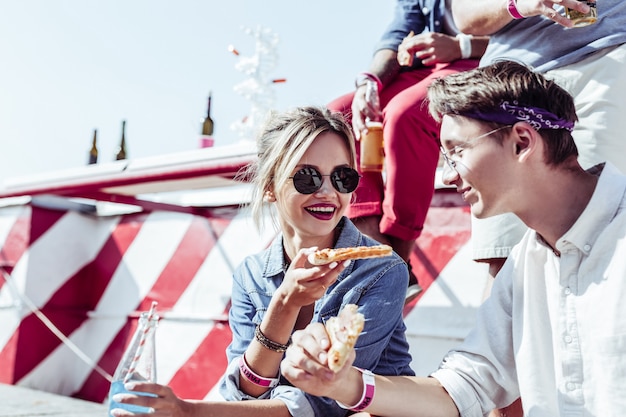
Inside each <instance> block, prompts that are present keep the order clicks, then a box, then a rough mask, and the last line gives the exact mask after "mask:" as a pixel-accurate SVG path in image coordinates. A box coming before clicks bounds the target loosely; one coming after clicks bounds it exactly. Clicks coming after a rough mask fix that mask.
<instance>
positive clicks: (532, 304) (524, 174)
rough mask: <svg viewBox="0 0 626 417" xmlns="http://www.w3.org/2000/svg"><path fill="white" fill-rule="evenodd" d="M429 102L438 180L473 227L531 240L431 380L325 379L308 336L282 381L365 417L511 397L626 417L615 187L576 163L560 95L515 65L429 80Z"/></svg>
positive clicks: (538, 405) (599, 172) (476, 407)
mask: <svg viewBox="0 0 626 417" xmlns="http://www.w3.org/2000/svg"><path fill="white" fill-rule="evenodd" d="M429 99H430V111H431V113H432V114H433V115H434V116H435V117H437V118H440V119H441V143H442V152H443V154H444V156H445V159H446V162H447V168H446V171H445V172H444V181H445V182H446V183H448V184H450V185H454V186H456V188H457V190H458V192H459V193H462V195H463V198H464V199H465V200H466V201H467V202H468V203H469V204H470V206H471V211H472V214H473V215H475V216H476V217H477V218H487V217H490V216H494V215H498V214H500V213H505V212H513V213H515V214H516V215H517V216H518V217H519V218H520V219H521V220H522V221H523V222H524V223H525V224H526V225H527V226H528V228H529V230H528V231H527V232H526V234H525V235H524V237H523V238H522V240H521V242H520V243H519V244H518V245H517V246H516V247H515V248H514V249H513V251H512V253H511V255H510V256H509V257H508V259H507V261H506V262H505V264H504V266H503V267H502V269H501V271H500V273H499V274H498V279H496V280H495V282H494V285H493V290H492V292H491V295H490V296H489V298H488V299H487V300H486V301H485V302H484V303H483V305H482V306H481V307H480V309H479V312H478V316H477V320H476V326H475V328H474V329H473V330H472V331H471V332H470V334H468V336H467V337H466V339H465V341H464V342H463V343H462V344H461V345H460V346H459V347H458V348H457V349H454V350H452V351H450V352H448V353H447V354H446V356H445V358H444V359H443V361H442V363H441V365H440V366H439V369H437V370H436V371H435V372H433V373H432V374H431V375H430V377H380V376H374V375H371V373H369V372H368V371H364V370H359V369H357V368H354V367H346V368H344V369H342V370H341V371H339V372H338V373H333V372H331V371H330V370H329V369H328V368H327V366H326V356H325V355H326V349H327V348H328V337H327V335H326V333H325V331H324V328H323V326H319V325H311V326H309V327H308V328H307V329H306V330H305V331H302V332H298V333H297V334H294V336H293V341H294V343H293V345H292V347H291V348H290V349H289V351H288V354H287V357H286V359H285V360H284V361H283V363H282V366H281V370H282V374H283V375H285V376H286V377H287V378H288V379H289V380H290V381H291V382H292V383H294V384H295V385H296V386H298V387H300V388H302V389H304V390H305V391H308V392H310V393H312V394H315V395H324V396H330V397H332V398H334V399H335V400H337V401H340V402H341V404H344V405H347V407H349V408H353V409H358V410H363V411H366V412H368V413H370V414H372V415H394V416H409V415H410V416H422V415H424V416H425V415H428V416H459V415H460V416H464V417H465V416H472V417H473V416H476V417H478V416H484V415H486V414H488V413H489V412H490V411H491V410H493V409H496V408H502V407H505V406H507V405H508V404H510V403H511V402H512V401H514V400H515V399H516V398H518V397H520V398H521V403H522V405H523V408H524V413H525V415H532V416H545V417H548V416H549V417H558V416H566V415H579V416H604V415H624V414H625V413H626V397H625V396H624V392H623V389H622V388H620V387H623V385H624V381H625V380H626V303H624V302H623V300H624V298H625V297H626V279H625V278H624V277H626V260H625V258H624V253H626V176H624V175H623V174H622V173H620V172H619V171H618V170H617V168H616V167H615V166H614V165H612V164H611V163H610V162H607V163H602V164H599V165H596V166H594V167H592V168H590V169H589V170H585V169H583V168H582V167H581V166H580V164H579V162H578V150H577V147H576V145H575V143H574V141H573V138H572V135H571V131H572V129H573V127H574V124H575V122H576V120H577V116H576V112H575V108H574V103H573V99H572V97H571V95H569V94H568V93H567V92H566V91H565V90H563V89H562V88H561V87H559V86H558V85H557V84H556V83H555V82H553V81H550V80H547V79H546V78H545V77H543V76H542V75H540V74H539V73H536V72H533V71H532V70H530V69H528V68H527V67H525V66H523V65H521V64H517V63H514V62H511V61H503V62H499V63H496V64H493V65H490V66H486V67H482V68H478V69H476V70H472V71H470V72H466V73H460V74H455V75H451V76H448V77H445V78H443V79H439V80H437V81H435V82H434V83H433V84H432V85H431V87H430V88H429ZM599 306H601V307H599Z"/></svg>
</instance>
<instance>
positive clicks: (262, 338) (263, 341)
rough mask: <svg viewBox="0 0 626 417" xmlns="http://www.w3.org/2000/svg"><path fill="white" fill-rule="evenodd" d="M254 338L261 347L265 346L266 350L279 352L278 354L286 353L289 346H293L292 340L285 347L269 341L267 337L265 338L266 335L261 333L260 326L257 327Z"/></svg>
mask: <svg viewBox="0 0 626 417" xmlns="http://www.w3.org/2000/svg"><path fill="white" fill-rule="evenodd" d="M254 337H255V338H256V340H257V341H258V342H259V343H260V344H261V346H263V347H264V348H265V349H269V350H271V351H274V352H278V353H282V352H284V351H286V350H287V348H288V347H289V345H290V344H291V338H289V341H288V342H287V344H286V345H283V344H282V343H278V342H274V341H273V340H271V339H268V338H267V337H265V335H264V334H263V332H262V331H261V325H260V324H259V325H258V326H256V329H254Z"/></svg>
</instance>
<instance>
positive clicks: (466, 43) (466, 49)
mask: <svg viewBox="0 0 626 417" xmlns="http://www.w3.org/2000/svg"><path fill="white" fill-rule="evenodd" d="M456 38H457V39H458V40H459V47H460V48H461V59H468V58H471V57H472V35H466V34H465V33H459V34H458V35H456Z"/></svg>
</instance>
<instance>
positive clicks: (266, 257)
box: [220, 217, 414, 417]
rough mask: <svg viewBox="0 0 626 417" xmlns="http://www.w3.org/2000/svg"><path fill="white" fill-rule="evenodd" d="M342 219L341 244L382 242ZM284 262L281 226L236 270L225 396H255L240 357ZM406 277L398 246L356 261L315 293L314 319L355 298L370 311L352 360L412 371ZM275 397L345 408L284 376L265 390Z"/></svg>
mask: <svg viewBox="0 0 626 417" xmlns="http://www.w3.org/2000/svg"><path fill="white" fill-rule="evenodd" d="M337 227H338V228H341V231H340V234H339V238H338V240H337V244H336V246H335V247H337V248H343V247H352V246H373V245H377V244H378V243H377V242H376V241H374V240H372V239H370V238H368V237H367V236H364V235H363V234H361V233H360V232H359V231H358V229H357V228H356V227H355V226H354V224H353V223H352V222H351V221H350V220H349V219H348V218H347V217H344V218H343V219H342V220H341V221H340V222H339V225H338V226H337ZM286 269H287V266H286V263H285V259H284V256H283V240H282V235H280V234H279V235H278V236H277V237H276V238H275V239H274V241H273V242H272V244H271V246H270V247H269V248H268V249H266V250H264V251H263V252H260V253H258V254H256V255H252V256H248V257H247V258H246V259H245V260H244V261H243V263H242V264H241V265H240V266H239V267H238V268H237V270H236V271H235V273H234V276H233V278H234V280H233V290H232V295H231V298H232V305H231V308H230V312H229V322H230V327H231V329H232V333H233V340H232V342H231V344H230V345H229V346H228V348H227V350H226V356H227V358H228V363H229V365H228V368H227V370H226V373H225V375H224V377H223V378H222V381H221V385H220V393H221V394H222V396H223V397H224V398H225V399H226V400H231V401H237V400H246V399H253V398H252V397H250V396H248V395H246V394H244V393H243V392H241V391H240V390H239V368H238V363H239V358H240V357H241V355H243V353H244V352H245V350H246V348H247V347H248V344H249V343H250V341H251V340H252V339H253V338H254V329H255V327H256V325H257V324H259V323H261V320H262V319H263V316H264V314H265V312H266V311H267V307H268V305H269V303H270V300H271V298H272V295H273V294H274V292H275V291H276V289H277V288H278V286H279V285H280V284H281V282H282V280H283V278H284V276H285V271H286ZM407 285H408V269H407V266H406V264H405V263H404V261H403V260H402V259H401V258H400V257H399V256H398V255H396V254H395V253H394V254H393V256H391V257H385V258H371V259H361V260H356V261H352V262H351V263H350V265H349V266H348V267H347V268H346V269H345V270H344V271H342V272H341V274H340V275H339V277H338V279H337V281H336V282H335V283H334V284H333V285H332V286H331V287H329V288H328V290H327V291H326V294H325V295H324V296H323V297H322V298H320V299H319V300H317V301H316V303H315V309H314V313H313V320H312V321H313V322H322V323H324V322H326V320H327V319H328V318H330V317H333V316H336V315H337V314H338V313H339V310H340V309H341V308H342V307H343V306H345V305H346V304H357V305H358V306H359V312H361V313H363V315H364V316H365V327H364V329H363V332H362V333H361V336H360V337H359V339H358V340H357V343H356V347H355V350H356V360H355V362H354V365H355V366H358V367H360V368H365V369H370V370H372V371H373V372H375V373H377V374H382V375H414V373H413V371H412V370H411V368H410V366H409V365H410V362H411V355H410V353H409V345H408V343H407V340H406V338H405V334H404V333H405V330H406V327H405V325H404V320H403V317H402V310H403V307H404V296H405V293H406V288H407ZM269 398H276V399H280V400H282V401H283V402H284V403H285V404H286V405H287V407H288V408H289V412H290V413H291V415H292V416H294V417H301V416H302V417H304V416H306V417H313V416H329V417H332V416H345V415H346V413H347V411H346V410H344V409H342V408H340V407H339V406H338V405H337V404H336V403H335V401H333V400H330V399H328V398H325V397H315V396H311V395H309V394H306V393H304V392H302V391H301V390H299V389H297V388H295V387H293V386H291V385H290V384H289V382H288V381H287V380H286V379H284V378H282V377H281V378H280V384H279V385H278V386H277V387H275V388H273V389H272V390H269V391H268V392H266V393H265V394H263V395H262V396H261V397H259V399H269Z"/></svg>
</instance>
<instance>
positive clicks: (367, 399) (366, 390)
mask: <svg viewBox="0 0 626 417" xmlns="http://www.w3.org/2000/svg"><path fill="white" fill-rule="evenodd" d="M356 369H358V370H359V371H360V372H361V376H362V378H363V393H362V394H361V399H360V400H359V402H358V403H356V405H345V404H342V403H340V402H339V401H336V403H337V405H338V406H339V407H341V408H343V409H344V410H351V411H363V410H364V409H366V408H367V407H368V406H369V405H370V404H371V403H372V400H373V399H374V393H375V392H376V379H375V378H374V374H373V373H372V372H371V371H368V370H367V369H360V368H356Z"/></svg>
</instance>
